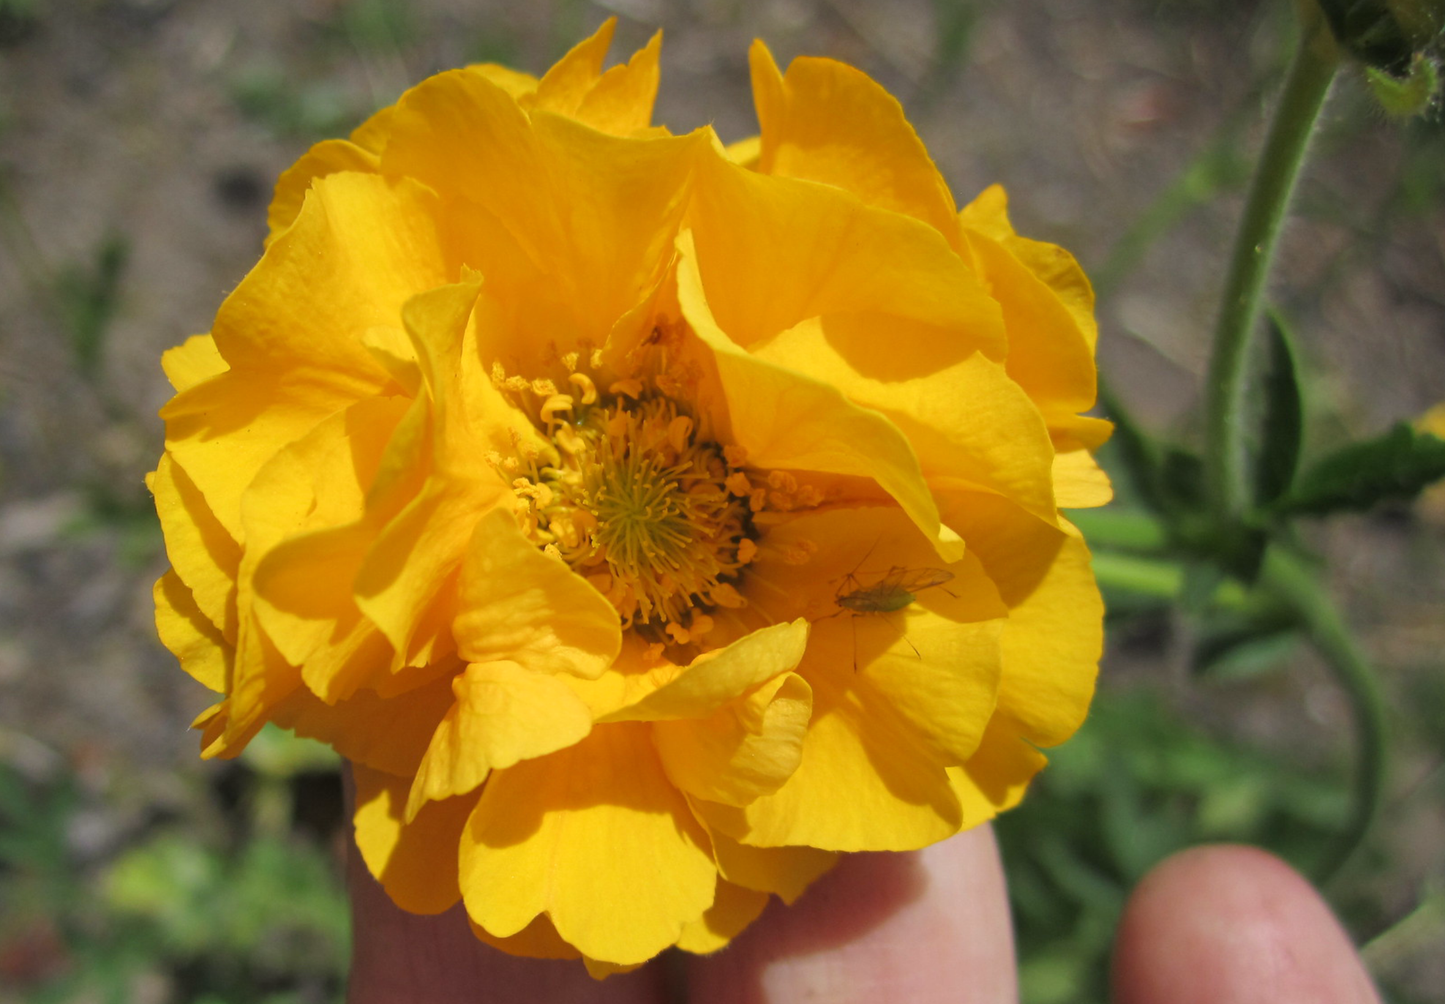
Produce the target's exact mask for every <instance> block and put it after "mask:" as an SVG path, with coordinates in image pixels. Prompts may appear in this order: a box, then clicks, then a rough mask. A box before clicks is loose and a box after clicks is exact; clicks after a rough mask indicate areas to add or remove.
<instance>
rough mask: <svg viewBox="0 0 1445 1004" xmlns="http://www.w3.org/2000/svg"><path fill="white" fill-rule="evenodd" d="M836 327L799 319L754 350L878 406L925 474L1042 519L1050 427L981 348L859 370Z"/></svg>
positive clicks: (1049, 492)
mask: <svg viewBox="0 0 1445 1004" xmlns="http://www.w3.org/2000/svg"><path fill="white" fill-rule="evenodd" d="M835 335H836V332H835V331H834V326H833V325H832V324H831V323H829V322H823V323H819V322H818V321H816V320H815V321H805V322H803V323H802V324H799V325H796V326H795V327H793V328H790V329H789V330H787V331H784V332H782V333H781V334H779V335H778V336H777V337H775V338H773V339H771V340H770V341H769V342H768V344H767V345H766V346H764V347H762V348H760V349H759V350H758V351H757V353H755V358H758V359H762V360H766V361H768V362H772V363H776V364H777V365H778V366H780V367H784V368H786V369H789V370H793V371H796V372H801V373H806V374H807V375H809V376H811V377H813V378H814V379H817V380H820V381H822V382H824V383H827V384H831V385H833V386H835V387H838V388H840V389H841V390H842V391H843V392H844V393H845V394H846V395H847V396H848V398H849V399H850V400H851V401H853V402H854V403H856V404H859V405H862V406H864V407H867V408H872V409H876V410H878V411H880V412H882V413H883V415H885V416H886V417H887V418H888V419H889V420H890V421H891V422H893V423H894V424H895V425H896V426H897V427H898V428H899V429H900V430H901V431H902V432H903V434H904V435H905V436H906V437H907V439H908V441H909V442H910V443H911V444H912V446H913V449H914V451H915V453H916V454H917V456H918V461H919V464H920V467H921V469H922V470H923V473H924V476H925V477H934V476H937V475H943V476H947V477H950V478H957V479H962V480H967V481H971V482H972V483H973V484H975V485H977V486H978V487H980V488H985V489H987V490H989V491H994V492H997V493H999V494H1000V495H1004V496H1006V497H1008V498H1011V499H1014V500H1015V501H1017V502H1018V503H1019V504H1020V505H1022V506H1023V507H1024V508H1025V509H1027V510H1028V511H1029V512H1031V513H1034V514H1035V515H1036V516H1038V517H1039V518H1040V519H1043V520H1046V521H1050V520H1052V519H1053V518H1054V511H1055V504H1056V503H1055V499H1054V489H1053V477H1052V472H1051V465H1052V462H1053V454H1054V449H1053V445H1052V443H1051V441H1050V438H1049V430H1048V427H1047V425H1046V424H1045V422H1044V416H1043V415H1042V414H1040V412H1039V410H1038V408H1037V407H1036V406H1035V404H1034V402H1033V401H1032V400H1030V398H1029V396H1028V395H1027V394H1026V393H1024V390H1023V389H1022V388H1021V387H1019V386H1018V384H1016V383H1015V382H1014V381H1013V380H1012V379H1011V378H1010V377H1009V376H1008V374H1007V373H1006V372H1005V370H1004V368H1003V367H1002V366H1000V365H999V364H998V363H996V362H994V361H993V360H991V359H988V358H986V357H984V356H983V355H982V354H979V353H974V354H973V355H971V356H969V357H968V358H966V359H963V360H960V361H959V362H956V363H954V364H952V365H950V366H947V367H944V368H940V369H938V370H936V371H934V372H932V373H929V374H927V375H926V376H920V377H914V378H912V379H873V378H869V377H866V376H864V375H862V374H860V373H859V372H858V371H857V370H856V369H855V368H854V367H853V366H852V365H851V364H850V361H849V360H848V359H846V358H845V357H844V356H843V355H842V354H841V353H840V352H839V351H838V349H837V348H836V346H837V345H838V340H837V338H836V337H835Z"/></svg>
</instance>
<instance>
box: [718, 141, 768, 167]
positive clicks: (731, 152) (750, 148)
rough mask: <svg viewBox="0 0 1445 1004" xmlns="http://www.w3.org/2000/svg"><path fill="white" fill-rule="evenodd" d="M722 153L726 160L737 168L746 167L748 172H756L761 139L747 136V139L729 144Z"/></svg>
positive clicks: (761, 147) (760, 154) (761, 150)
mask: <svg viewBox="0 0 1445 1004" xmlns="http://www.w3.org/2000/svg"><path fill="white" fill-rule="evenodd" d="M724 152H725V153H726V154H727V158H728V160H730V161H732V162H733V163H734V164H737V165H738V166H739V167H746V168H747V169H748V170H750V171H754V170H757V166H758V158H759V157H760V156H762V152H763V138H762V137H761V136H749V137H748V138H747V139H740V140H738V141H737V142H736V143H729V144H728V145H727V148H726V149H725V150H724Z"/></svg>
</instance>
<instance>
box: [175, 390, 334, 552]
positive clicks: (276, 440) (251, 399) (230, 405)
mask: <svg viewBox="0 0 1445 1004" xmlns="http://www.w3.org/2000/svg"><path fill="white" fill-rule="evenodd" d="M356 400H357V397H356V395H354V394H352V393H349V392H346V391H339V390H335V389H333V388H327V387H319V386H308V385H306V384H302V383H287V384H275V383H269V382H265V381H249V380H246V379H239V378H237V377H236V376H235V375H234V374H233V373H232V372H227V373H223V374H222V375H221V376H219V377H217V378H215V379H213V380H209V381H207V382H206V383H203V384H199V385H197V386H195V387H192V388H191V389H190V390H187V391H185V392H183V393H180V394H177V395H176V396H175V397H174V398H172V399H171V401H170V403H169V404H167V405H166V406H165V407H164V408H162V409H161V417H162V418H164V419H165V420H166V452H167V454H168V455H169V456H170V457H171V459H172V460H173V461H174V462H175V463H176V465H177V466H178V467H180V468H181V469H182V470H184V471H185V472H186V475H187V477H189V478H190V480H191V482H192V483H193V484H194V485H195V486H196V488H197V489H198V490H199V491H200V492H201V494H202V496H203V497H204V498H205V502H206V505H207V506H208V507H209V508H210V510H211V512H212V514H213V515H214V516H215V518H216V520H217V521H218V522H219V523H220V524H221V525H222V526H223V527H225V528H226V532H227V533H229V534H230V535H231V536H232V537H233V538H234V539H235V540H237V541H238V542H241V541H244V540H245V536H246V535H245V530H244V529H243V527H242V524H241V496H242V495H243V494H244V493H245V491H246V489H247V488H248V487H249V486H250V484H251V482H252V481H253V480H254V479H255V477H256V473H257V472H258V471H259V470H260V469H261V468H262V467H263V466H265V464H266V463H267V462H268V461H269V460H271V458H272V457H274V456H275V455H276V453H277V452H278V451H279V450H281V449H283V448H284V447H285V446H286V445H287V444H289V443H294V442H296V441H297V440H299V439H301V438H303V437H304V436H305V435H306V434H307V433H309V432H310V431H311V430H312V429H314V428H316V426H317V425H319V424H320V423H321V422H323V421H325V420H326V419H327V418H329V417H330V416H332V415H334V414H336V413H337V412H340V411H342V410H344V409H345V408H347V407H348V406H349V405H351V404H354V403H355V402H356Z"/></svg>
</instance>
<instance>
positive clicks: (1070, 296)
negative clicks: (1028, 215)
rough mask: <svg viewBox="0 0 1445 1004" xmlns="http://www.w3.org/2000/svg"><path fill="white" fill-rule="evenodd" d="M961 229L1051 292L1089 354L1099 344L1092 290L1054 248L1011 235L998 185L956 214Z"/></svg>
mask: <svg viewBox="0 0 1445 1004" xmlns="http://www.w3.org/2000/svg"><path fill="white" fill-rule="evenodd" d="M959 218H960V219H961V220H962V221H963V224H964V226H965V227H969V228H973V229H975V230H977V231H979V232H980V233H983V234H986V235H987V236H989V237H992V238H993V239H994V240H996V241H999V242H1000V243H1002V244H1003V245H1004V246H1005V247H1006V248H1008V250H1009V251H1010V253H1012V254H1013V256H1014V257H1015V258H1017V259H1018V260H1019V261H1021V262H1022V263H1023V264H1024V267H1025V268H1027V269H1028V270H1029V271H1030V272H1032V273H1033V274H1034V275H1035V276H1037V277H1038V278H1039V280H1040V281H1041V282H1043V283H1044V285H1046V286H1048V287H1049V288H1050V289H1051V290H1053V292H1054V295H1055V296H1057V297H1058V298H1059V300H1060V301H1061V302H1062V303H1063V305H1064V306H1065V307H1066V308H1067V309H1068V311H1069V313H1070V314H1071V315H1072V316H1073V319H1074V323H1075V324H1076V325H1077V326H1078V330H1079V333H1080V335H1081V336H1082V337H1083V339H1084V343H1085V344H1086V345H1087V346H1088V347H1089V351H1090V352H1092V351H1093V349H1094V346H1095V344H1096V343H1097V342H1098V340H1099V325H1098V323H1097V322H1096V321H1095V320H1094V289H1093V287H1092V286H1091V285H1090V284H1089V278H1088V276H1086V275H1085V274H1084V270H1083V269H1082V268H1080V267H1079V263H1078V262H1077V261H1075V260H1074V256H1073V255H1071V254H1069V253H1068V252H1067V251H1065V250H1064V249H1063V248H1061V247H1059V246H1058V245H1057V244H1048V243H1045V242H1043V241H1032V240H1029V239H1028V238H1026V237H1020V236H1018V234H1016V233H1015V232H1014V228H1013V224H1012V223H1010V222H1009V218H1008V195H1007V194H1006V193H1005V192H1004V190H1003V186H1002V185H991V186H989V187H988V188H987V189H985V190H984V191H983V192H982V193H980V194H979V196H978V198H976V199H974V200H973V202H971V203H969V204H968V205H967V206H965V207H964V208H963V210H962V212H961V213H960V214H959Z"/></svg>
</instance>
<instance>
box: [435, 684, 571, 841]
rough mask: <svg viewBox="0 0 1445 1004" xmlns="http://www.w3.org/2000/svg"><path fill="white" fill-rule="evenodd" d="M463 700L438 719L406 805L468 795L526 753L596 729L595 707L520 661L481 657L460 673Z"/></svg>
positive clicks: (561, 744) (553, 746) (455, 688)
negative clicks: (483, 661)
mask: <svg viewBox="0 0 1445 1004" xmlns="http://www.w3.org/2000/svg"><path fill="white" fill-rule="evenodd" d="M452 692H453V693H454V694H456V697H457V703H456V704H455V705H453V706H452V708H451V709H450V710H449V711H448V712H447V714H446V717H445V718H443V719H442V721H441V724H440V725H438V726H437V730H436V732H435V734H433V736H432V739H431V743H430V745H428V746H427V751H426V755H425V756H424V757H422V761H421V766H420V767H418V768H417V773H416V781H415V783H414V784H413V785H412V788H411V795H410V797H409V799H408V801H407V804H406V817H407V819H411V818H412V817H414V816H415V815H416V813H417V811H418V810H419V809H420V808H421V807H422V805H424V804H425V803H426V802H427V801H429V800H433V799H443V798H450V797H451V796H453V795H464V794H466V793H467V792H469V791H472V790H473V789H474V788H476V787H477V785H479V784H481V783H482V782H483V781H484V780H486V777H487V774H488V773H489V772H491V771H493V770H502V769H505V768H507V767H510V766H512V765H513V764H515V763H517V762H518V761H520V760H529V759H531V758H533V757H539V756H544V755H545V754H547V753H552V752H554V751H556V750H559V749H563V748H565V747H567V746H571V745H572V744H573V743H575V742H577V741H579V740H580V739H582V738H583V737H584V736H586V735H587V733H588V732H590V731H591V730H592V715H591V714H590V713H589V712H588V710H587V706H586V705H585V704H583V703H582V701H581V700H580V699H579V698H578V697H577V696H576V695H575V694H573V693H572V691H570V690H568V689H567V685H566V684H565V683H563V682H562V681H561V680H559V679H557V678H556V677H555V676H550V675H548V674H546V673H535V672H533V671H531V670H529V669H525V668H523V667H522V666H519V665H518V664H517V663H514V662H485V663H473V664H472V665H470V666H468V667H467V671H466V672H465V673H464V674H462V675H461V676H458V677H456V678H455V679H453V680H452Z"/></svg>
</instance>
